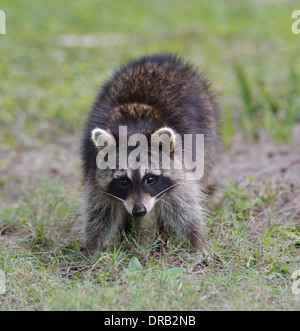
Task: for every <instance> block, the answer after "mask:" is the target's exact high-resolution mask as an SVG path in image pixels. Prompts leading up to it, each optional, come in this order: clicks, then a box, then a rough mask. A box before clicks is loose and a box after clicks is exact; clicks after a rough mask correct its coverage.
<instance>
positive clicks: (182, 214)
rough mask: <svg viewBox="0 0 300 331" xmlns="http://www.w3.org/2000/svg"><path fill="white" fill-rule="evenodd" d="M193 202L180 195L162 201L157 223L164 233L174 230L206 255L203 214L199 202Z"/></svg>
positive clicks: (192, 199)
mask: <svg viewBox="0 0 300 331" xmlns="http://www.w3.org/2000/svg"><path fill="white" fill-rule="evenodd" d="M181 198H182V199H181ZM189 198H190V199H189ZM194 200H195V199H194V198H193V197H187V196H185V197H180V194H178V195H176V196H174V195H173V197H170V198H168V199H167V198H165V199H162V200H161V201H160V206H159V208H158V209H157V215H156V216H157V221H158V225H159V227H160V229H161V230H162V231H163V232H164V233H168V232H170V230H175V231H176V232H177V233H178V234H179V235H182V236H183V237H184V238H185V239H186V240H188V241H189V242H190V243H191V245H192V246H193V247H195V248H196V249H198V250H200V251H202V252H203V253H206V252H207V248H206V245H205V242H204V239H203V233H202V214H203V212H202V208H201V207H200V205H199V201H197V200H196V201H194Z"/></svg>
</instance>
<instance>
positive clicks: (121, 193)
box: [107, 169, 175, 217]
mask: <svg viewBox="0 0 300 331" xmlns="http://www.w3.org/2000/svg"><path fill="white" fill-rule="evenodd" d="M174 185H175V182H174V181H173V180H172V179H171V178H169V177H167V176H165V175H164V174H163V173H162V172H160V171H154V172H150V171H149V172H148V171H144V170H140V169H137V170H123V171H119V170H117V171H115V172H114V178H113V180H112V181H111V183H110V184H109V186H108V190H107V193H109V194H110V195H112V196H114V197H116V198H118V199H120V200H121V201H123V203H124V206H125V208H126V210H127V211H128V213H129V214H131V215H133V216H135V217H143V216H145V215H146V214H147V213H149V212H150V211H151V210H152V209H153V207H154V205H155V203H156V202H157V201H158V200H159V198H160V197H161V196H162V195H163V193H165V192H166V191H167V190H168V189H170V188H171V187H173V186H174Z"/></svg>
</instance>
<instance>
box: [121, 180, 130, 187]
mask: <svg viewBox="0 0 300 331" xmlns="http://www.w3.org/2000/svg"><path fill="white" fill-rule="evenodd" d="M119 185H120V186H121V187H122V188H125V187H128V186H129V179H128V178H120V179H119Z"/></svg>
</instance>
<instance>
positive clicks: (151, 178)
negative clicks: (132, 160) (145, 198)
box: [146, 176, 156, 185]
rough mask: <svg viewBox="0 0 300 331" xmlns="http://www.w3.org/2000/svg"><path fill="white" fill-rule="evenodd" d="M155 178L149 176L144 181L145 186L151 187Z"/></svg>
mask: <svg viewBox="0 0 300 331" xmlns="http://www.w3.org/2000/svg"><path fill="white" fill-rule="evenodd" d="M155 180H156V179H155V177H154V176H149V177H148V178H147V179H146V184H148V185H153V184H154V183H155Z"/></svg>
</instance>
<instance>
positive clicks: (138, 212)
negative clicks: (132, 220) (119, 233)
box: [132, 205, 147, 217]
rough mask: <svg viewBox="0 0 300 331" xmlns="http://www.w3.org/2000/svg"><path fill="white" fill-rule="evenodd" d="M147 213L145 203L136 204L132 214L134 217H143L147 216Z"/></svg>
mask: <svg viewBox="0 0 300 331" xmlns="http://www.w3.org/2000/svg"><path fill="white" fill-rule="evenodd" d="M146 214H147V209H146V207H145V206H144V205H142V206H136V205H135V206H134V207H133V209H132V215H133V216H134V217H142V216H145V215H146Z"/></svg>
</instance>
